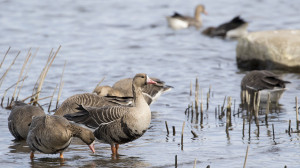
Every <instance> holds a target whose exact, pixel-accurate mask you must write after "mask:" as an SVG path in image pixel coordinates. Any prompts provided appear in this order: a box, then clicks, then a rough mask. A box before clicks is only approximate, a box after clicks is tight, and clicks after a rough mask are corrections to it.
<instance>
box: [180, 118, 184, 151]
mask: <svg viewBox="0 0 300 168" xmlns="http://www.w3.org/2000/svg"><path fill="white" fill-rule="evenodd" d="M184 126H185V121H184V122H183V125H182V132H181V150H183V133H184Z"/></svg>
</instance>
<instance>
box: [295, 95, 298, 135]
mask: <svg viewBox="0 0 300 168" xmlns="http://www.w3.org/2000/svg"><path fill="white" fill-rule="evenodd" d="M295 102H296V129H297V131H298V130H299V113H298V97H297V96H296V97H295Z"/></svg>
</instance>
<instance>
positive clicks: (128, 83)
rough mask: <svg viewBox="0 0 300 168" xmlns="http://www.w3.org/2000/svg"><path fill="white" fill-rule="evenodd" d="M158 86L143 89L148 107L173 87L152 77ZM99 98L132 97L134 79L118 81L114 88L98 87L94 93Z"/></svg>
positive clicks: (148, 86) (147, 86)
mask: <svg viewBox="0 0 300 168" xmlns="http://www.w3.org/2000/svg"><path fill="white" fill-rule="evenodd" d="M151 79H152V80H153V81H155V82H156V84H153V85H145V86H143V87H142V93H143V95H144V98H145V100H146V102H147V103H148V105H150V104H152V103H153V102H155V101H156V100H157V99H158V98H159V97H160V96H161V94H163V93H165V92H167V91H170V90H171V89H172V88H173V87H172V86H169V85H165V82H164V81H161V80H160V79H158V78H153V77H151ZM93 92H94V93H96V94H97V95H99V96H117V97H132V96H133V95H132V78H125V79H121V80H119V81H117V82H116V83H115V84H114V85H113V86H112V87H110V86H98V87H96V88H95V89H94V91H93Z"/></svg>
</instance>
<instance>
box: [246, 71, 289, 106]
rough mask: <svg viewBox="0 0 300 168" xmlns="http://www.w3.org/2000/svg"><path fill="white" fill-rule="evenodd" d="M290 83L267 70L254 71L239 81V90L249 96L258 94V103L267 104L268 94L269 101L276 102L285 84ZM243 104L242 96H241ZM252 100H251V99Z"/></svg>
mask: <svg viewBox="0 0 300 168" xmlns="http://www.w3.org/2000/svg"><path fill="white" fill-rule="evenodd" d="M286 83H290V82H289V81H284V80H282V79H280V78H279V76H278V75H276V74H274V73H273V72H271V71H267V70H254V71H251V72H249V73H247V74H246V75H245V76H244V77H243V79H242V81H241V90H242V91H247V92H248V93H249V94H250V96H252V95H254V93H255V92H258V93H259V94H260V101H261V102H267V100H268V94H270V101H271V102H273V103H276V102H278V100H279V99H280V97H281V95H282V93H283V92H284V91H285V84H286ZM241 97H242V99H243V100H244V101H242V102H245V98H244V96H241ZM251 100H252V99H251Z"/></svg>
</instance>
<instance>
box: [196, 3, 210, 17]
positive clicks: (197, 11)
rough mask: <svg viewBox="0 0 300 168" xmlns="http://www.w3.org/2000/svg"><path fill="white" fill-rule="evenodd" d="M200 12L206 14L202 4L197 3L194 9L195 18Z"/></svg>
mask: <svg viewBox="0 0 300 168" xmlns="http://www.w3.org/2000/svg"><path fill="white" fill-rule="evenodd" d="M200 13H203V14H205V15H207V12H206V10H205V7H204V5H197V6H196V9H195V18H197V17H199V15H200Z"/></svg>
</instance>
